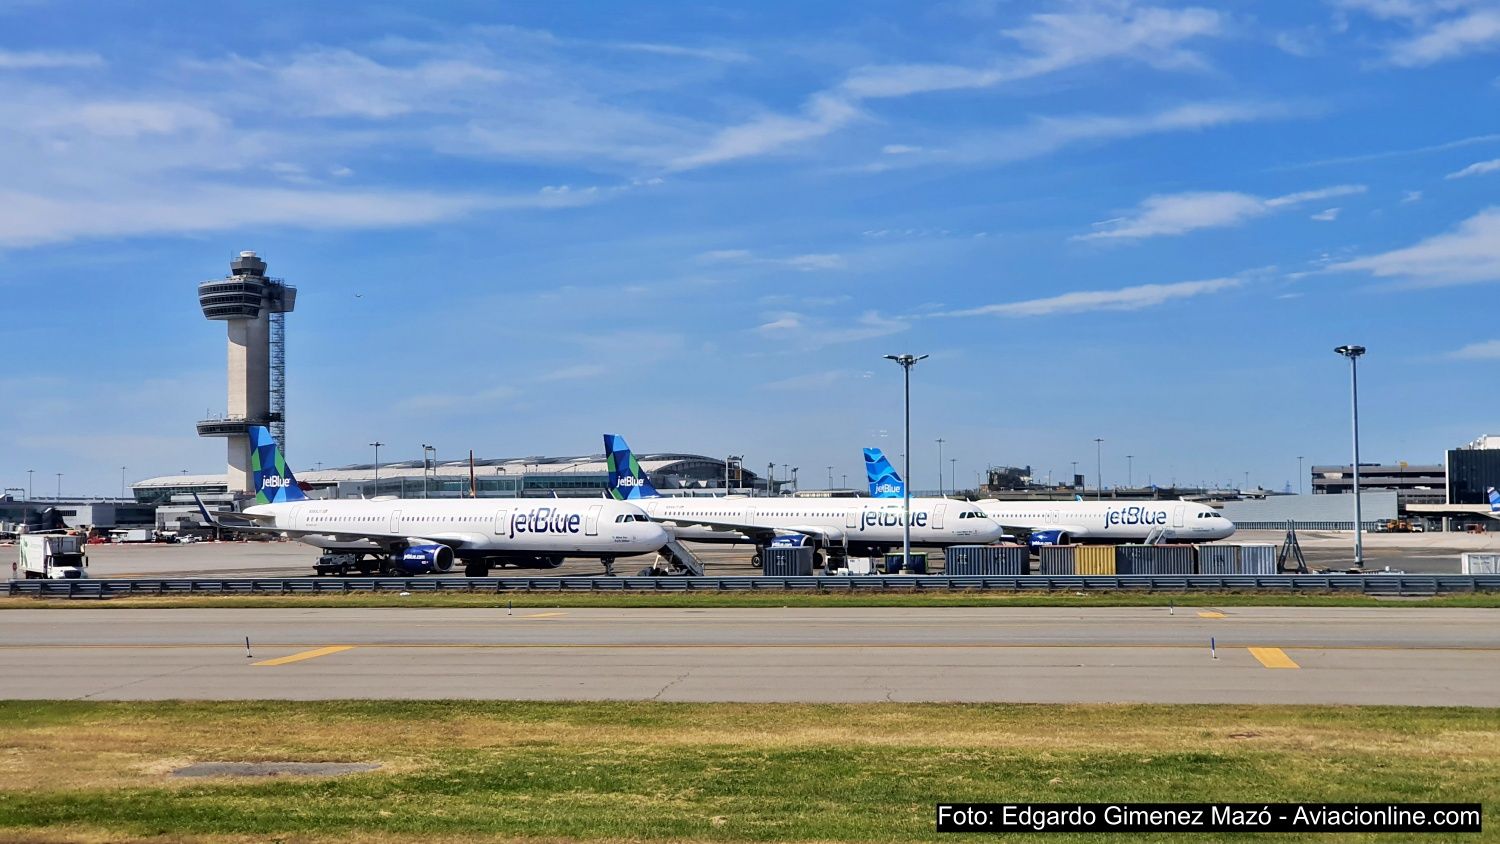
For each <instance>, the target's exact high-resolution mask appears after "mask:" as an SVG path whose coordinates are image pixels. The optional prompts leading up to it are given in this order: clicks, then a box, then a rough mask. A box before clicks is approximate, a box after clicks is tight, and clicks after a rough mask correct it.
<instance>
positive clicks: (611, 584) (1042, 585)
mask: <svg viewBox="0 0 1500 844" xmlns="http://www.w3.org/2000/svg"><path fill="white" fill-rule="evenodd" d="M762 591H797V592H826V593H846V592H861V593H867V592H894V591H907V592H964V591H1005V592H1082V591H1089V592H1107V591H1126V592H1188V591H1258V592H1276V593H1310V592H1331V593H1336V594H1355V595H1357V594H1365V595H1411V596H1421V595H1439V594H1450V593H1461V592H1495V591H1500V574H1490V575H1472V576H1471V575H1410V574H1375V575H1354V574H1328V575H1322V574H1319V575H1305V574H1304V575H1289V574H1283V575H1131V576H1121V577H1107V576H1097V577H1096V576H1089V575H1084V576H1052V575H1021V576H1001V577H990V576H972V577H965V576H955V577H946V576H942V575H926V576H922V575H918V576H912V575H886V576H861V577H834V576H815V577H765V576H760V577H754V576H751V577H464V578H456V577H455V578H444V577H359V578H355V577H292V578H233V579H196V580H193V579H149V580H148V579H144V578H142V579H129V580H123V579H122V580H12V581H10V588H9V594H10V595H12V596H29V597H36V598H48V597H52V598H120V597H127V596H132V595H136V596H139V595H295V594H312V595H345V594H355V593H370V592H411V593H437V592H442V593H460V594H461V593H478V594H494V595H501V594H510V593H519V592H586V593H601V592H637V593H647V592H650V593H682V592H762Z"/></svg>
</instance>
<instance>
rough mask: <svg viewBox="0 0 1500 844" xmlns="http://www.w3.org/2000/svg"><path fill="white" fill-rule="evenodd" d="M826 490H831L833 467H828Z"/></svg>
mask: <svg viewBox="0 0 1500 844" xmlns="http://www.w3.org/2000/svg"><path fill="white" fill-rule="evenodd" d="M828 488H829V489H833V467H832V466H829V467H828Z"/></svg>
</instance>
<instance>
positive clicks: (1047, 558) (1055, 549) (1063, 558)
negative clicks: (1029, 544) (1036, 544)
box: [1037, 545, 1078, 577]
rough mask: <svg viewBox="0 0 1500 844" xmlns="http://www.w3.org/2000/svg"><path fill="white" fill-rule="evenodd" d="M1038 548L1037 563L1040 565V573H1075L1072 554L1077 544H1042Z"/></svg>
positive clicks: (1056, 575)
mask: <svg viewBox="0 0 1500 844" xmlns="http://www.w3.org/2000/svg"><path fill="white" fill-rule="evenodd" d="M1038 550H1039V551H1040V555H1039V556H1038V558H1037V564H1038V565H1039V566H1040V567H1041V570H1042V574H1050V575H1053V576H1054V577H1068V576H1071V575H1073V574H1076V573H1077V570H1076V569H1075V568H1074V559H1075V558H1074V556H1073V555H1074V552H1076V551H1077V550H1078V546H1077V545H1043V546H1042V547H1041V548H1040V549H1038Z"/></svg>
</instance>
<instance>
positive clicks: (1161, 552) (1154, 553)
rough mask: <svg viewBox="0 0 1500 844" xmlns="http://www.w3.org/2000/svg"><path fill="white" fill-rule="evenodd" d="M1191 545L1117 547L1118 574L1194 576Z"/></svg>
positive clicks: (1116, 571)
mask: <svg viewBox="0 0 1500 844" xmlns="http://www.w3.org/2000/svg"><path fill="white" fill-rule="evenodd" d="M1193 568H1194V566H1193V547H1192V546H1191V545H1117V546H1115V573H1117V574H1192V573H1193Z"/></svg>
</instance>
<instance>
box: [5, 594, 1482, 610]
mask: <svg viewBox="0 0 1500 844" xmlns="http://www.w3.org/2000/svg"><path fill="white" fill-rule="evenodd" d="M507 604H510V605H511V606H514V607H577V608H583V607H603V608H620V607H687V608H710V607H1165V606H1168V605H1169V604H1175V605H1177V606H1217V607H1377V606H1379V607H1410V606H1417V607H1466V608H1483V609H1495V608H1500V593H1497V592H1475V593H1467V594H1457V595H1444V596H1441V597H1436V598H1420V599H1406V598H1403V599H1396V600H1392V599H1381V598H1375V597H1370V596H1365V595H1334V594H1328V593H1315V594H1302V593H1297V594H1284V593H1267V592H1121V591H1113V592H1082V593H1080V592H1052V593H1041V594H1038V593H1036V592H991V591H985V592H978V591H974V592H912V591H902V590H894V591H889V592H857V593H846V592H786V591H779V590H777V591H764V592H759V591H758V592H694V593H690V594H681V593H634V592H631V593H626V592H521V593H516V594H495V593H493V592H491V593H473V594H469V593H453V594H423V593H420V592H418V593H413V594H411V595H408V596H406V597H402V596H401V595H400V594H398V593H395V592H378V593H371V592H365V593H349V594H345V595H334V594H325V595H234V596H219V595H161V596H135V597H128V598H111V599H108V600H98V599H87V598H80V599H66V598H24V597H14V598H9V597H0V610H4V609H99V608H107V609H129V608H151V609H162V608H168V607H191V608H201V607H238V608H265V607H288V606H292V607H346V608H368V607H429V608H430V607H503V606H506V605H507Z"/></svg>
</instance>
